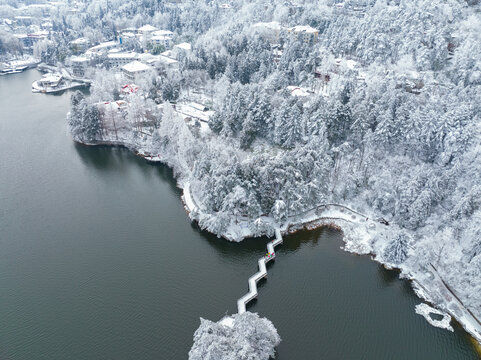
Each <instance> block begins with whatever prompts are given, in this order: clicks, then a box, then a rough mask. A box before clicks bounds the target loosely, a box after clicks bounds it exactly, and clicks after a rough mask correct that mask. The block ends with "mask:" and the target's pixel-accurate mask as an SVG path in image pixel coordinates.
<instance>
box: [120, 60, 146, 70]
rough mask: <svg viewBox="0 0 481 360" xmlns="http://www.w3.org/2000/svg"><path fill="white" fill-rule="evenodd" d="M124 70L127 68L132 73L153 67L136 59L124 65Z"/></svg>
mask: <svg viewBox="0 0 481 360" xmlns="http://www.w3.org/2000/svg"><path fill="white" fill-rule="evenodd" d="M122 70H125V71H127V72H130V73H135V72H142V71H148V70H152V67H150V66H149V65H146V64H143V63H141V62H140V61H137V60H135V61H132V62H129V63H128V64H126V65H124V66H122Z"/></svg>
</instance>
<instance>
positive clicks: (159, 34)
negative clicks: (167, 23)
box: [152, 30, 174, 36]
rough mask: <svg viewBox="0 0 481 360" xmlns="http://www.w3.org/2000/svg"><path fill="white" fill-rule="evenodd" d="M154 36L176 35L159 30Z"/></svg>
mask: <svg viewBox="0 0 481 360" xmlns="http://www.w3.org/2000/svg"><path fill="white" fill-rule="evenodd" d="M152 35H154V36H172V35H174V33H173V32H172V31H169V30H157V31H154V32H153V33H152Z"/></svg>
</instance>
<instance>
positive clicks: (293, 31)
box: [287, 25, 319, 44]
mask: <svg viewBox="0 0 481 360" xmlns="http://www.w3.org/2000/svg"><path fill="white" fill-rule="evenodd" d="M287 31H288V32H289V34H290V35H294V36H295V37H296V38H297V39H298V40H302V41H304V42H306V43H309V44H313V43H315V42H317V39H318V37H319V30H317V29H314V28H313V27H310V26H304V25H298V26H294V27H291V28H289V29H287Z"/></svg>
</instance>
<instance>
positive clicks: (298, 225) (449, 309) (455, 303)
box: [74, 139, 481, 351]
mask: <svg viewBox="0 0 481 360" xmlns="http://www.w3.org/2000/svg"><path fill="white" fill-rule="evenodd" d="M74 141H75V142H76V143H78V144H81V145H85V146H115V147H117V146H118V147H123V148H126V149H128V150H130V151H131V152H132V153H133V154H134V155H136V156H139V157H142V158H144V159H145V160H147V161H149V162H158V163H159V162H160V163H163V164H166V162H165V161H163V160H162V159H161V157H160V156H159V155H152V154H148V153H143V152H141V151H139V150H137V149H134V148H133V147H132V146H129V144H126V143H125V142H124V141H122V140H118V141H95V142H92V143H86V142H83V141H80V140H75V139H74ZM167 165H168V164H167ZM177 186H178V187H179V188H180V189H182V190H183V194H182V196H181V201H182V203H183V206H184V209H185V210H186V212H187V214H188V216H189V218H190V219H191V220H192V221H198V215H199V214H200V213H202V209H201V208H200V207H199V206H197V204H196V202H195V199H194V196H193V194H192V193H191V191H190V183H188V182H185V183H183V184H179V183H177ZM327 205H328V206H336V207H339V208H344V209H347V210H348V211H350V212H352V213H355V214H356V215H357V217H356V218H355V219H352V220H356V222H357V225H359V224H361V223H360V222H359V220H361V219H360V217H361V216H362V218H363V219H364V222H363V223H364V224H369V223H371V224H372V223H374V222H375V223H378V224H381V223H380V222H379V221H376V220H373V219H370V218H369V217H367V216H365V215H363V214H360V213H359V212H357V211H355V210H352V209H350V208H348V207H346V206H344V205H340V204H327ZM322 206H325V205H320V206H319V207H322ZM319 207H317V208H316V209H313V210H308V211H306V212H304V213H303V214H302V215H301V216H299V215H294V216H292V217H293V218H296V219H297V221H293V222H286V223H284V224H283V225H281V226H279V225H278V224H273V225H274V226H277V227H278V228H280V231H281V234H282V235H288V234H293V233H295V232H297V231H301V230H314V229H317V228H321V227H325V226H328V227H333V228H336V229H337V230H340V231H342V232H343V234H344V236H343V241H344V244H345V246H344V248H343V249H344V250H345V251H347V252H350V253H353V254H357V255H371V259H372V260H374V261H376V262H378V263H380V264H381V265H383V266H384V267H385V268H386V269H397V270H399V271H401V273H402V275H403V276H404V277H405V278H406V279H408V280H410V282H411V284H412V287H413V290H414V292H415V294H416V295H417V296H418V297H419V298H420V299H421V300H423V301H424V302H426V303H427V304H430V305H432V306H433V307H434V308H436V309H438V310H440V311H442V312H445V313H447V314H449V315H450V316H451V317H452V318H453V319H454V320H455V321H456V322H458V323H459V324H460V325H461V326H462V327H463V329H464V330H465V331H466V332H467V334H468V335H470V336H471V338H472V339H473V340H474V341H475V342H477V343H478V344H479V345H480V346H477V347H475V349H476V350H477V351H479V349H481V321H480V320H479V319H478V318H477V317H476V316H475V315H474V314H473V313H472V312H471V311H470V310H469V309H468V308H466V307H465V306H464V304H463V303H462V301H461V300H460V299H459V297H458V296H457V295H456V294H455V293H454V292H453V290H452V289H451V288H450V287H449V286H448V285H447V284H446V282H445V281H444V280H443V279H442V277H441V276H440V274H439V273H438V272H437V270H436V268H435V267H434V266H433V265H432V264H430V266H431V269H430V271H429V272H428V273H426V274H424V275H425V276H419V275H420V274H419V273H412V272H409V271H407V272H404V271H406V270H407V269H404V268H403V266H402V264H401V266H400V267H396V266H392V265H391V264H387V263H385V262H383V261H382V259H380V258H379V257H378V254H377V253H376V252H375V251H374V250H373V249H370V247H369V246H367V240H369V238H370V236H371V235H369V230H368V227H365V229H364V230H367V232H366V233H363V234H362V235H364V238H363V239H359V238H356V237H358V236H359V234H354V232H355V231H354V229H353V228H352V225H354V224H356V222H353V221H351V220H350V219H348V218H346V217H344V216H337V217H336V216H314V218H313V217H312V215H315V213H314V212H315V211H316V210H317V209H318V208H319ZM328 210H329V209H328ZM341 213H342V212H341ZM309 215H311V216H309ZM326 215H327V214H326ZM329 215H332V214H329ZM337 215H339V213H338V214H337ZM344 215H345V214H344ZM358 217H359V218H358ZM265 219H266V220H268V221H267V222H269V221H273V219H272V218H269V217H265ZM269 219H272V220H269ZM296 219H294V220H296ZM252 221H253V220H252V219H248V220H242V223H243V224H248V223H252ZM343 222H345V223H346V224H347V226H346V224H344V226H343V225H342V223H343ZM381 225H383V224H381ZM349 226H351V228H349ZM383 226H386V225H383ZM244 229H245V228H244ZM204 230H207V231H209V229H204ZM209 232H211V231H209ZM211 233H213V232H211ZM213 234H214V235H217V236H219V237H224V238H225V239H226V240H229V241H234V242H239V241H242V240H243V239H245V238H248V237H255V236H254V235H253V234H252V233H251V234H248V233H247V234H242V236H241V237H238V235H239V234H238V233H232V232H229V231H226V232H224V233H222V234H216V233H213ZM346 237H349V238H353V239H347V238H346ZM365 250H367V251H365ZM424 282H426V283H428V282H431V283H436V285H437V286H436V287H435V288H434V290H437V291H438V292H439V293H441V294H443V295H444V299H443V300H445V302H446V303H436V302H435V301H433V297H432V295H430V292H432V291H433V289H428V287H427V286H425V285H423V283H424ZM430 290H431V291H430ZM413 310H414V309H413ZM431 325H432V324H431ZM433 326H434V325H433Z"/></svg>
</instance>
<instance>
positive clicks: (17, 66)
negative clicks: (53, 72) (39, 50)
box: [0, 60, 38, 75]
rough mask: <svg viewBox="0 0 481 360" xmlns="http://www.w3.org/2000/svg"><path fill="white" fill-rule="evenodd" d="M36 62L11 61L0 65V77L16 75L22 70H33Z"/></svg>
mask: <svg viewBox="0 0 481 360" xmlns="http://www.w3.org/2000/svg"><path fill="white" fill-rule="evenodd" d="M37 64H38V62H36V61H35V60H12V61H9V62H7V63H3V64H0V75H8V74H17V73H20V72H22V71H24V70H27V69H31V68H34V67H35V66H37Z"/></svg>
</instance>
